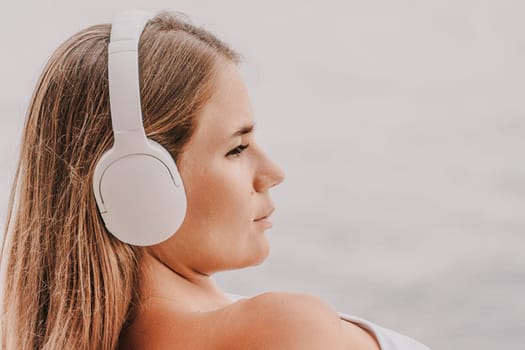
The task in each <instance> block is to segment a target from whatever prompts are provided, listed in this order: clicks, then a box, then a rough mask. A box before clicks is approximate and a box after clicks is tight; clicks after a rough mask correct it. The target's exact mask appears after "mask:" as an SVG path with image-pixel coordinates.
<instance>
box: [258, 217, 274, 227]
mask: <svg viewBox="0 0 525 350" xmlns="http://www.w3.org/2000/svg"><path fill="white" fill-rule="evenodd" d="M253 222H256V223H258V224H261V226H265V227H267V228H270V227H272V225H273V223H272V219H270V218H269V217H264V218H260V219H257V220H254V221H253Z"/></svg>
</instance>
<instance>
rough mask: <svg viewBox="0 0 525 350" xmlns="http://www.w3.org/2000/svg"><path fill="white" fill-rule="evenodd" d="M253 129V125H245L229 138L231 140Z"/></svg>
mask: <svg viewBox="0 0 525 350" xmlns="http://www.w3.org/2000/svg"><path fill="white" fill-rule="evenodd" d="M254 129H255V124H250V125H245V126H243V127H241V128H240V129H239V130H237V131H236V132H234V133H233V134H232V136H231V137H232V138H233V137H237V136H242V135H246V134H249V133H251V132H252V131H253V130H254Z"/></svg>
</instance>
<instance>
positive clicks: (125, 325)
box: [2, 12, 426, 350]
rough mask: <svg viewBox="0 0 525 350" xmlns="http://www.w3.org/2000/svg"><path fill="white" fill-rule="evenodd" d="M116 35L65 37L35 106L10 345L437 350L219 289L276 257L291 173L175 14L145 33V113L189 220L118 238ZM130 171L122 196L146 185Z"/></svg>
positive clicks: (6, 303) (226, 60)
mask: <svg viewBox="0 0 525 350" xmlns="http://www.w3.org/2000/svg"><path fill="white" fill-rule="evenodd" d="M110 31H111V26H110V25H97V26H93V27H90V28H87V29H85V30H83V31H81V32H79V33H78V34H76V35H74V36H73V37H71V38H70V39H68V40H67V41H66V42H65V43H64V44H62V45H61V46H60V47H59V48H58V50H57V51H56V52H55V53H54V55H53V56H52V57H51V59H50V60H49V62H48V64H47V66H46V67H45V69H44V72H43V74H42V76H41V78H40V80H39V82H38V84H37V87H36V89H35V92H34V94H33V97H32V100H31V103H30V107H29V111H28V113H27V119H26V123H25V127H24V134H23V142H22V149H21V154H20V160H19V164H18V169H17V173H16V182H15V184H14V185H13V189H12V192H11V197H10V203H9V210H8V220H7V225H6V230H5V238H4V244H3V249H2V257H3V259H2V260H3V261H2V262H3V263H2V266H3V267H4V266H5V270H6V271H5V282H4V287H5V288H4V300H3V310H2V348H3V349H23V350H26V349H115V348H121V349H380V348H381V349H400V348H401V347H400V346H403V348H406V349H426V347H424V346H422V345H420V344H419V343H416V342H414V341H412V340H410V339H408V338H406V337H403V336H401V335H398V334H397V333H395V332H392V331H388V330H384V329H382V328H380V327H377V326H375V325H373V324H371V323H369V322H367V321H365V320H360V319H357V318H354V317H351V316H349V315H343V314H340V315H338V314H337V313H336V312H335V310H334V309H333V308H332V307H331V306H330V305H328V304H327V303H325V302H324V301H322V300H320V299H319V298H317V297H314V296H310V295H306V294H300V293H280V292H271V293H264V294H261V295H258V296H255V297H253V298H237V297H235V296H233V295H227V294H225V293H224V292H223V291H221V290H220V288H219V287H218V286H217V285H215V283H214V281H213V280H212V279H211V278H210V277H211V276H212V275H213V273H215V272H218V271H223V270H230V269H237V268H242V267H246V266H253V265H257V264H260V263H262V262H263V261H264V260H265V258H266V257H267V255H268V252H269V245H268V241H267V239H266V237H265V235H264V231H265V230H266V229H268V228H270V227H271V220H270V215H271V213H272V212H273V210H274V205H273V204H272V201H271V199H270V196H269V190H270V189H271V188H272V187H273V186H276V185H277V184H279V183H280V182H282V181H283V179H284V174H283V172H282V171H281V169H280V168H279V167H278V166H277V165H276V164H274V163H273V162H272V161H271V160H270V159H269V158H268V156H267V155H266V154H265V153H264V152H263V150H262V149H261V148H260V147H259V146H258V144H257V143H256V141H255V137H254V128H253V126H254V116H253V114H254V113H253V111H252V109H251V105H250V101H249V97H248V93H247V91H246V87H245V85H244V83H243V81H242V78H241V76H240V74H239V71H238V68H237V65H238V64H239V63H240V55H239V54H238V53H236V52H235V51H234V50H232V49H231V48H230V47H228V46H227V45H226V44H225V43H223V42H221V41H220V40H219V39H217V38H216V37H215V36H214V35H212V34H211V33H209V32H207V31H206V30H204V29H202V28H197V27H195V26H193V25H191V24H190V23H188V22H187V21H186V20H185V19H183V18H182V17H181V16H179V15H177V14H176V13H171V12H163V13H160V14H158V15H157V16H155V17H154V18H152V19H151V20H149V22H148V23H147V25H145V28H144V29H143V31H142V35H141V36H140V44H139V45H138V54H139V67H140V69H139V71H140V78H139V80H140V103H141V106H140V107H141V114H142V115H141V118H142V122H143V128H144V130H145V133H146V134H147V137H148V138H149V139H151V140H153V141H155V142H157V143H158V144H159V145H162V147H164V148H165V149H166V150H167V152H169V156H170V157H172V158H173V160H174V162H175V163H176V166H175V167H176V170H177V172H178V173H179V174H178V175H180V179H181V180H182V184H183V193H184V195H185V203H184V208H182V209H181V210H183V212H182V213H183V214H184V215H182V216H181V212H179V213H178V215H179V216H181V218H182V220H181V222H179V223H177V229H176V230H173V231H171V232H168V235H167V236H166V237H163V238H162V239H160V240H154V241H151V242H146V243H144V242H145V241H141V237H138V238H137V237H134V238H133V239H128V238H129V237H126V236H125V234H127V232H124V233H123V234H124V236H120V233H121V232H120V233H119V232H117V231H119V230H118V229H115V226H114V222H111V220H110V219H109V218H108V212H110V211H111V210H107V208H104V205H108V206H109V205H110V204H108V203H110V202H111V200H110V199H109V198H110V197H109V195H107V194H106V193H104V191H105V190H106V189H105V188H107V187H108V186H106V185H104V182H103V181H102V180H101V181H102V182H100V183H99V182H97V181H98V180H99V176H102V177H103V176H104V174H108V173H110V171H107V169H105V170H98V167H99V165H98V164H99V163H100V162H102V160H101V159H102V158H104V157H106V153H105V152H106V151H108V150H109V149H110V148H111V147H112V146H113V144H115V145H116V144H117V142H116V140H118V139H117V138H115V139H114V135H115V137H116V136H119V135H120V136H119V137H121V135H122V132H117V130H116V129H115V127H116V126H115V125H116V122H115V120H114V119H115V116H114V115H113V114H115V113H114V108H116V107H115V106H117V102H115V100H113V97H111V100H110V90H111V88H110V85H111V81H112V77H111V73H108V42H109V41H110ZM138 34H140V33H138ZM111 35H113V34H111ZM137 40H138V39H137ZM110 51H111V50H110ZM122 51H127V49H124V50H122ZM128 51H129V50H128ZM108 74H109V75H108ZM108 76H109V77H110V79H109V82H108ZM122 88H123V89H125V88H126V87H125V86H124V87H122ZM110 102H111V103H110ZM124 105H126V104H124ZM112 117H113V120H112ZM114 140H115V142H114ZM153 141H151V142H149V145H150V146H151V145H152V144H153V143H154V142H153ZM150 158H151V157H150ZM148 159H149V158H148ZM129 169H131V170H130V171H128V172H127V173H124V175H123V176H122V177H121V178H116V179H117V180H116V181H114V182H113V183H112V186H117V187H118V186H120V185H121V184H120V182H129V181H130V180H129V179H130V178H134V176H135V175H136V174H135V172H137V173H140V172H141V168H140V167H131V168H129ZM101 174H102V175H101ZM178 175H177V176H178ZM177 176H172V178H173V179H174V181H175V182H176V178H177ZM120 179H121V180H120ZM152 182H154V181H152ZM92 184H93V185H94V186H93V187H92ZM96 184H98V187H97V185H96ZM151 185H152V186H156V183H152V184H151ZM109 187H111V186H109ZM123 195H127V193H126V192H123ZM159 195H163V194H162V193H159ZM104 196H105V197H104ZM102 197H104V198H105V201H104V198H102ZM124 205H126V204H124ZM130 205H134V204H133V203H132V204H130ZM143 209H144V210H147V207H144V208H143ZM173 216H177V215H175V214H174V215H173ZM127 219H129V221H130V222H135V221H136V222H137V223H138V225H140V224H141V223H142V222H143V220H142V218H139V219H137V218H135V217H132V216H128V218H127ZM112 225H113V226H112ZM129 230H130V231H133V230H134V227H129ZM142 238H143V237H142ZM134 239H138V241H135V240H134ZM146 241H147V240H146ZM236 299H238V300H236Z"/></svg>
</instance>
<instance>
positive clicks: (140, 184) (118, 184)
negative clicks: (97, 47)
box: [93, 11, 186, 246]
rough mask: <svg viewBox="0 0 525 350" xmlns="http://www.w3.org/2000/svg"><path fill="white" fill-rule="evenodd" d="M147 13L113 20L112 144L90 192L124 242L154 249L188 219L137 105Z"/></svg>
mask: <svg viewBox="0 0 525 350" xmlns="http://www.w3.org/2000/svg"><path fill="white" fill-rule="evenodd" d="M151 17H152V15H151V14H150V13H145V12H138V11H133V12H124V13H121V14H119V15H117V17H116V18H115V19H114V21H113V23H112V27H111V38H110V43H109V47H108V79H109V99H110V109H111V124H112V126H113V135H114V145H113V147H112V148H111V149H110V150H108V151H107V152H106V153H104V154H103V155H102V157H101V158H100V160H99V161H98V163H97V165H96V168H95V172H94V176H93V192H94V194H95V198H96V202H97V207H98V209H99V211H100V213H101V215H102V219H103V220H104V224H105V226H106V228H107V229H108V230H109V231H110V232H111V233H112V234H113V235H114V236H115V237H117V238H118V239H120V240H121V241H123V242H125V243H129V244H132V245H139V246H147V245H154V244H157V243H160V242H162V241H164V240H166V239H168V238H169V237H170V236H171V235H173V234H174V233H175V232H176V231H177V230H178V229H179V227H180V225H181V224H182V222H183V220H184V216H185V215H186V194H185V191H184V186H183V183H182V179H181V176H180V174H179V172H178V169H177V166H176V164H175V161H174V160H173V158H172V157H171V155H170V154H169V152H168V151H167V150H166V149H165V148H163V147H162V146H161V145H160V144H158V143H156V142H155V141H153V140H150V139H148V138H147V137H146V133H145V132H144V125H143V123H142V109H141V103H140V85H139V65H138V47H139V38H140V35H141V33H142V31H143V30H144V27H145V26H146V23H147V22H148V20H149V19H150V18H151Z"/></svg>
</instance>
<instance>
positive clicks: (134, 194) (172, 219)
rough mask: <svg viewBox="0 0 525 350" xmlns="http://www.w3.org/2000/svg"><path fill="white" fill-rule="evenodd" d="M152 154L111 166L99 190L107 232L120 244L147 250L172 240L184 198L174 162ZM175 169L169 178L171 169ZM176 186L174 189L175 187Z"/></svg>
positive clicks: (128, 157)
mask: <svg viewBox="0 0 525 350" xmlns="http://www.w3.org/2000/svg"><path fill="white" fill-rule="evenodd" d="M169 159H170V160H171V162H172V163H173V164H168V165H166V164H165V163H164V162H163V161H162V160H161V159H159V158H158V157H156V156H154V155H151V154H130V155H125V156H123V157H121V158H119V159H117V160H115V161H113V162H111V163H110V164H109V165H108V166H107V167H106V168H105V169H104V171H103V173H102V176H101V178H100V184H99V190H100V197H101V202H102V204H103V207H104V209H105V210H104V211H102V217H103V219H104V223H105V224H106V228H107V229H108V230H109V231H110V232H111V233H112V234H113V235H114V236H116V237H117V238H118V239H120V240H121V241H123V242H126V243H129V244H133V245H138V246H147V245H154V244H158V243H160V242H162V241H164V240H166V239H168V238H169V237H171V236H172V235H173V234H174V233H175V232H176V231H177V230H178V229H179V228H180V226H181V225H182V222H183V221H184V217H185V215H186V194H185V192H184V187H183V186H182V182H180V185H179V186H177V185H178V184H177V180H178V181H180V176H179V174H178V171H177V169H176V165H175V162H173V160H172V159H171V157H170V158H169ZM173 166H174V167H175V171H176V173H175V174H172V171H170V167H173ZM176 184H177V185H176Z"/></svg>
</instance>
